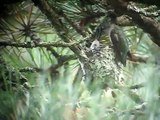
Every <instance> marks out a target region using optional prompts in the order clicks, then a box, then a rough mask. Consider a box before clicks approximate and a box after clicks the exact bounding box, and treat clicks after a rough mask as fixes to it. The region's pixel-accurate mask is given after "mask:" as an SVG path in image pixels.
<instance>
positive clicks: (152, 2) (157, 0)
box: [124, 0, 160, 6]
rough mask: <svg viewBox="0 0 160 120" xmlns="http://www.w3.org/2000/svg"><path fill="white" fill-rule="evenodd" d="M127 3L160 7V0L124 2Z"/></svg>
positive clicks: (127, 0) (126, 0)
mask: <svg viewBox="0 0 160 120" xmlns="http://www.w3.org/2000/svg"><path fill="white" fill-rule="evenodd" d="M124 1H125V2H129V1H132V2H137V3H142V4H147V5H156V6H160V1H159V0H124Z"/></svg>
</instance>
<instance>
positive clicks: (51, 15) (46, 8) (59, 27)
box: [32, 0, 81, 57]
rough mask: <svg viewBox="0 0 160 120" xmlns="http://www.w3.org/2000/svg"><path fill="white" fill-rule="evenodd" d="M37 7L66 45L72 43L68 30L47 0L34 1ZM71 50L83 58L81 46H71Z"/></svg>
mask: <svg viewBox="0 0 160 120" xmlns="http://www.w3.org/2000/svg"><path fill="white" fill-rule="evenodd" d="M32 1H33V2H34V4H35V5H36V6H38V8H39V9H40V10H41V11H42V13H44V14H45V15H46V16H47V18H48V20H50V21H51V23H52V25H53V27H54V28H55V30H56V32H57V35H58V36H59V37H60V38H61V39H62V40H63V41H65V42H66V43H70V39H69V37H68V29H67V28H66V27H65V26H64V25H63V24H62V23H61V21H60V20H59V18H60V16H59V14H57V12H56V11H54V10H53V9H52V7H51V6H50V4H49V3H48V2H47V1H46V0H32ZM69 48H70V49H71V50H72V51H73V52H74V53H75V54H76V55H77V56H79V57H81V51H80V49H79V46H77V45H73V46H69Z"/></svg>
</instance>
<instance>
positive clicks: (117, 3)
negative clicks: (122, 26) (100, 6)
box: [109, 0, 160, 47]
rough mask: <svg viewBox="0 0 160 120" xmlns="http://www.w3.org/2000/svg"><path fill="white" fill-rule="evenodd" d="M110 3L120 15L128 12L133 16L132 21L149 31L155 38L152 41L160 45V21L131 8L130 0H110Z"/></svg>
mask: <svg viewBox="0 0 160 120" xmlns="http://www.w3.org/2000/svg"><path fill="white" fill-rule="evenodd" d="M109 3H110V4H111V5H112V6H113V7H114V8H115V12H116V13H118V14H119V15H122V14H126V15H128V16H129V17H131V18H132V21H133V22H134V23H136V24H137V25H138V26H139V27H140V28H142V29H143V30H144V31H145V32H146V33H149V34H150V35H151V36H152V38H153V39H152V41H153V42H154V43H156V44H157V45H158V46H159V47H160V34H159V33H160V23H157V22H156V21H155V20H153V19H151V18H149V17H145V16H142V15H140V14H139V13H137V12H136V11H134V10H133V9H130V8H129V7H128V2H125V0H124V1H123V0H109Z"/></svg>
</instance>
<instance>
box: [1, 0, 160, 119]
mask: <svg viewBox="0 0 160 120" xmlns="http://www.w3.org/2000/svg"><path fill="white" fill-rule="evenodd" d="M48 2H49V5H52V7H53V8H54V7H55V8H54V9H56V8H57V9H56V10H57V11H58V12H60V13H61V12H63V14H62V13H61V14H62V16H59V18H56V19H59V21H61V22H60V23H61V24H62V25H63V26H65V27H66V28H67V30H68V31H67V32H68V34H67V33H57V32H56V27H54V25H53V24H52V23H51V22H50V21H49V20H48V18H46V16H44V14H42V13H41V12H40V10H39V9H38V8H37V7H35V6H34V5H33V4H32V3H30V2H22V3H21V4H20V5H16V6H15V8H14V9H13V13H14V14H13V16H10V17H7V18H0V41H11V42H13V41H14V42H16V43H17V44H18V43H23V42H26V43H28V44H33V48H25V47H24V48H19V47H11V46H7V47H6V46H5V47H0V49H1V52H0V119H3V120H158V119H159V118H160V81H159V78H160V75H159V71H160V68H159V65H160V64H159V55H160V52H159V47H157V46H156V45H155V44H153V42H151V38H150V37H148V35H147V34H146V33H144V32H143V31H142V30H141V29H139V28H138V27H136V26H126V27H123V28H122V29H123V31H124V35H125V36H126V37H127V40H128V41H127V42H129V45H128V47H129V49H130V51H131V52H133V53H136V54H138V55H140V56H142V57H143V56H145V57H146V56H147V57H146V58H148V59H145V60H146V61H145V63H144V62H141V61H138V62H137V61H136V62H132V61H129V60H127V65H126V67H123V66H122V64H119V63H115V61H114V60H115V55H114V50H113V49H111V48H110V46H108V44H110V42H109V43H107V45H105V47H103V48H102V49H101V51H100V56H97V55H90V56H87V55H86V56H87V57H86V58H85V60H84V61H83V60H81V59H82V58H78V57H79V56H78V55H77V54H76V53H75V51H74V50H73V49H72V48H73V47H75V48H76V47H77V46H78V49H81V52H82V53H81V54H85V52H86V50H85V49H87V47H86V46H87V45H88V44H90V42H91V41H92V40H91V41H89V42H88V41H87V40H86V37H87V38H88V36H92V35H91V34H93V33H94V31H95V29H96V26H98V25H99V22H100V21H101V19H102V17H101V16H98V17H95V18H93V19H92V18H90V16H89V15H91V14H92V13H103V12H105V8H104V7H102V5H100V4H97V5H95V4H94V5H92V1H88V2H87V1H86V4H85V5H84V3H83V2H84V1H83V0H74V1H72V0H67V1H64V0H62V1H61V0H58V1H57V0H48ZM54 5H56V6H54ZM20 11H21V12H20ZM65 15H66V16H65ZM102 15H103V16H104V14H102ZM88 16H89V17H88ZM65 17H66V18H67V17H68V18H69V19H66V18H65ZM53 19H54V18H53ZM91 19H92V20H91ZM73 21H74V22H73ZM72 23H73V24H72ZM52 25H53V26H52ZM76 25H79V26H78V28H80V29H81V30H83V31H84V33H85V35H84V36H83V35H81V33H80V32H78V31H77V30H76V29H77V28H76V27H75V26H76ZM59 34H62V35H66V36H65V38H67V39H69V40H70V41H69V42H71V43H72V42H80V43H79V44H75V45H73V46H71V47H69V48H68V47H67V48H66V47H54V46H53V47H39V48H34V44H39V41H36V40H40V42H52V41H55V42H57V41H62V40H63V39H62V38H61V36H58V35H59ZM104 39H108V37H107V38H106V37H105V36H104ZM83 41H85V42H83ZM108 41H109V40H108ZM65 42H66V41H65ZM86 44H87V45H86ZM127 49H128V48H127ZM124 51H125V50H124ZM125 52H126V51H125ZM83 57H84V56H83ZM86 59H87V60H88V61H87V60H86ZM83 65H84V66H83ZM83 67H84V68H83ZM83 69H84V70H85V72H86V75H84V73H83V72H84V71H83ZM83 77H86V80H84V81H83Z"/></svg>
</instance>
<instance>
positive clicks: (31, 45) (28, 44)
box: [0, 41, 78, 48]
mask: <svg viewBox="0 0 160 120" xmlns="http://www.w3.org/2000/svg"><path fill="white" fill-rule="evenodd" d="M76 44H78V43H65V42H60V41H59V42H40V43H36V44H35V43H32V42H24V43H18V42H10V41H0V46H4V47H6V46H11V47H22V48H36V47H45V48H48V47H71V46H74V45H76Z"/></svg>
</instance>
